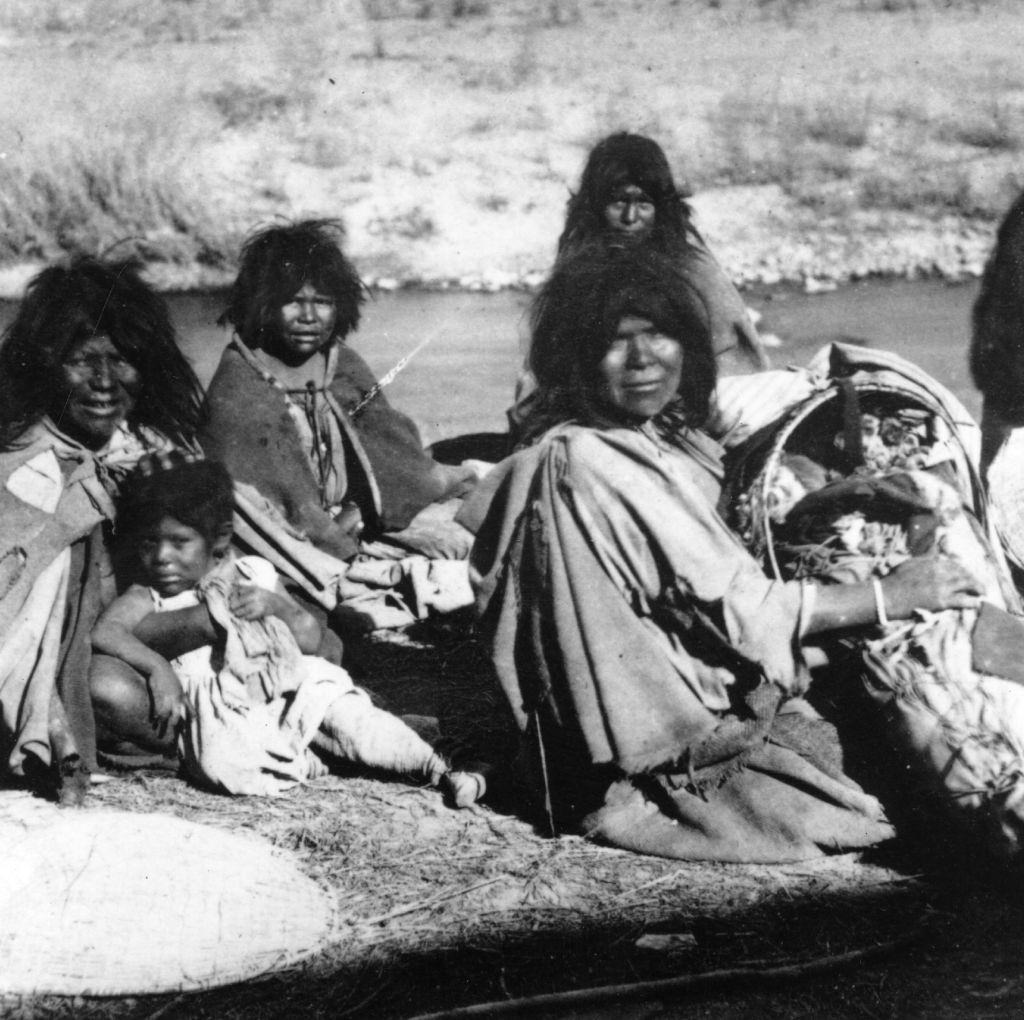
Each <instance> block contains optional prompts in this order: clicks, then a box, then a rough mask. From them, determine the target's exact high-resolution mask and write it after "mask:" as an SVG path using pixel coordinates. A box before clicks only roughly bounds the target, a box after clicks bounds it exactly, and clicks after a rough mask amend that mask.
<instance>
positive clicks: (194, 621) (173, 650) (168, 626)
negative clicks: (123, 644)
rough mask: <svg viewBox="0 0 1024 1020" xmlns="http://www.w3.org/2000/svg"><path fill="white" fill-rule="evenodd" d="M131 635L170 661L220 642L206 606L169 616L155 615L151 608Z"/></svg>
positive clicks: (181, 610) (176, 611)
mask: <svg viewBox="0 0 1024 1020" xmlns="http://www.w3.org/2000/svg"><path fill="white" fill-rule="evenodd" d="M132 633H133V634H134V635H135V636H136V637H137V638H138V639H139V640H140V641H141V642H142V643H143V644H144V645H147V646H148V647H149V648H151V649H153V650H155V651H157V652H159V653H160V654H161V655H163V656H164V657H165V658H167V659H176V658H177V657H178V656H179V655H184V654H185V653H186V652H191V651H193V650H195V649H196V648H203V647H204V646H205V645H212V644H214V643H215V642H216V641H217V639H218V632H217V628H216V625H215V624H214V622H213V618H212V617H211V616H210V611H209V610H208V609H207V608H206V605H205V604H203V603H200V604H199V605H198V606H191V607H190V608H188V609H173V610H170V611H169V612H166V613H155V612H153V607H152V606H150V611H149V613H148V614H147V615H146V616H145V617H143V618H142V619H141V620H139V621H138V622H137V623H135V624H134V625H133V627H132Z"/></svg>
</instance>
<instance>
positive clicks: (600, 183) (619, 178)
mask: <svg viewBox="0 0 1024 1020" xmlns="http://www.w3.org/2000/svg"><path fill="white" fill-rule="evenodd" d="M602 244H603V245H611V246H626V247H630V246H634V245H636V246H639V247H644V248H649V249H651V250H652V251H654V252H657V253H658V254H660V255H663V256H665V258H666V259H667V260H668V261H670V262H671V263H672V265H673V267H674V268H675V270H676V273H677V276H678V278H679V280H680V281H681V283H680V286H687V287H689V288H690V289H691V290H692V291H694V292H695V293H696V294H697V296H698V298H699V300H700V301H701V302H702V303H703V305H704V308H705V310H706V314H707V318H708V326H709V330H710V335H711V346H712V350H713V352H714V355H715V359H716V361H717V363H718V370H719V374H738V373H747V372H751V371H759V370H762V369H766V368H768V367H769V360H768V355H767V352H766V351H765V348H764V345H763V344H762V343H761V339H760V337H759V336H758V335H757V330H756V329H755V327H754V324H753V322H752V321H751V318H750V315H749V313H748V312H747V309H746V306H745V305H744V303H743V299H742V298H741V297H740V295H739V293H738V292H737V290H736V288H735V286H733V284H732V281H731V280H730V279H729V277H728V276H726V274H725V272H724V271H723V270H722V267H721V266H720V265H719V264H718V263H717V262H716V261H715V258H714V256H713V255H712V254H711V252H710V251H709V250H708V247H707V245H706V244H705V242H704V238H703V237H701V235H700V233H699V231H698V230H697V228H696V227H695V226H694V224H693V220H692V213H691V209H690V206H689V205H688V204H687V202H686V199H685V198H684V196H683V195H682V194H681V193H680V191H679V189H678V188H677V187H676V183H675V180H674V179H673V177H672V169H671V167H670V166H669V164H668V159H667V158H666V156H665V153H664V151H663V150H662V148H661V146H660V145H658V143H657V142H655V141H653V140H651V139H650V138H645V137H644V136H643V135H634V134H629V133H628V132H625V131H622V132H618V133H616V134H613V135H609V136H608V137H607V138H605V139H603V140H602V141H600V142H598V143H597V145H595V146H594V148H593V149H592V150H591V152H590V155H589V156H588V157H587V163H586V166H585V167H584V168H583V176H582V177H581V178H580V185H579V188H578V189H577V190H576V191H575V192H574V193H573V194H572V195H571V196H570V198H569V204H568V207H567V209H566V217H565V227H564V228H563V230H562V233H561V236H560V237H559V238H558V262H562V261H563V260H564V259H566V258H570V257H572V256H574V255H575V254H577V253H578V252H579V251H581V250H582V249H585V248H592V247H594V246H595V245H602ZM535 387H536V382H535V380H534V378H533V376H532V374H531V373H530V371H529V370H526V371H524V372H523V373H522V375H520V377H519V380H518V382H517V384H516V395H515V404H514V405H513V407H512V408H511V409H510V410H509V412H508V416H509V421H510V424H511V427H512V430H513V432H514V433H517V431H518V429H519V426H520V425H521V424H522V422H523V420H524V419H525V418H526V417H527V416H528V413H529V411H530V407H531V402H532V399H533V394H534V389H535Z"/></svg>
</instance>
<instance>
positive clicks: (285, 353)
mask: <svg viewBox="0 0 1024 1020" xmlns="http://www.w3.org/2000/svg"><path fill="white" fill-rule="evenodd" d="M337 318H338V310H337V307H336V306H335V301H334V298H332V297H330V296H329V295H327V294H322V293H320V291H318V290H317V289H316V287H314V286H313V284H311V283H304V284H303V285H302V287H300V288H299V290H297V291H296V292H295V294H294V295H293V296H292V298H291V300H290V301H287V302H286V303H285V304H283V305H281V307H280V309H278V314H277V333H276V336H275V338H274V347H273V349H271V350H270V351H269V352H268V353H270V354H273V355H274V356H275V357H277V358H280V360H281V361H283V362H284V363H285V364H287V365H301V364H302V363H303V362H305V361H308V360H309V359H310V358H311V357H312V356H313V355H314V354H316V353H318V352H319V351H322V350H323V349H324V348H325V347H326V346H327V345H328V344H329V343H330V342H331V338H332V337H333V336H334V324H335V322H336V321H337Z"/></svg>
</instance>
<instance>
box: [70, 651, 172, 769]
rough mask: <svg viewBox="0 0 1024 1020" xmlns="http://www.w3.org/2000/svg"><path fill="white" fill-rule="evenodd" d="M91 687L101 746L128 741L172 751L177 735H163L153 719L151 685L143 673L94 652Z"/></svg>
mask: <svg viewBox="0 0 1024 1020" xmlns="http://www.w3.org/2000/svg"><path fill="white" fill-rule="evenodd" d="M89 690H90V693H91V695H92V706H93V711H94V712H95V715H96V735H97V740H98V742H99V744H100V746H101V747H102V746H106V747H110V746H111V745H116V744H118V743H121V742H124V741H127V742H129V743H132V744H134V745H135V746H136V747H139V748H141V749H142V750H144V751H151V752H155V753H161V754H168V753H170V752H173V751H174V747H175V736H174V733H169V734H167V735H166V736H164V737H161V736H160V735H159V734H158V733H157V731H156V729H155V728H154V727H153V724H152V723H151V722H150V703H149V688H148V687H147V686H146V679H145V677H143V676H142V674H141V673H139V672H137V671H136V670H134V669H133V668H132V667H131V666H129V665H128V664H127V663H126V662H122V661H121V660H120V659H115V658H113V657H112V656H109V655H93V657H92V663H91V665H90V667H89Z"/></svg>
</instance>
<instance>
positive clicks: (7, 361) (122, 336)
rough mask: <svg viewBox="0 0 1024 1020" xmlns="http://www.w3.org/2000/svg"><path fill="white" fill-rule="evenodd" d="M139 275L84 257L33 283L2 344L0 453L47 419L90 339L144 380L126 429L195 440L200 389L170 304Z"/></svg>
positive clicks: (128, 267) (128, 265)
mask: <svg viewBox="0 0 1024 1020" xmlns="http://www.w3.org/2000/svg"><path fill="white" fill-rule="evenodd" d="M139 268H140V267H139V266H138V264H137V263H135V262H133V261H124V262H104V261H101V260H100V259H96V258H93V257H91V256H85V255H82V256H77V257H75V258H72V259H71V260H69V261H68V262H65V263H61V264H58V265H53V266H49V267H47V268H46V269H44V270H43V271H42V272H41V273H39V274H38V275H36V276H35V277H34V278H33V279H32V280H31V281H30V282H29V285H28V288H27V290H26V291H25V296H24V298H23V299H22V302H21V304H20V306H19V307H18V312H17V314H16V315H15V317H14V321H13V322H12V323H11V324H10V326H8V328H7V330H6V332H5V333H4V336H3V339H2V340H0V449H9V448H10V447H11V446H13V445H16V443H17V441H18V440H19V439H20V438H21V437H22V436H23V435H24V433H25V432H26V430H27V429H29V428H30V427H31V426H32V425H34V424H35V423H36V422H38V421H39V420H40V419H41V418H42V417H43V416H44V415H45V414H46V413H47V411H48V410H49V409H50V407H51V406H52V404H53V402H54V398H55V394H54V385H55V383H56V380H57V379H58V378H59V377H60V370H61V366H62V364H63V362H64V361H65V359H66V357H67V354H68V351H69V350H70V349H71V348H72V347H73V346H74V345H75V344H76V343H78V342H79V341H80V340H83V339H88V338H89V337H92V336H107V337H109V338H110V341H111V343H113V345H114V346H115V347H116V348H117V350H118V351H119V352H120V353H121V354H122V355H123V356H124V358H125V359H127V361H128V362H129V363H130V364H131V365H132V366H133V367H134V368H135V369H136V371H138V373H139V377H140V380H141V389H140V391H139V393H138V397H137V399H136V401H135V407H134V408H133V410H132V411H131V413H130V414H129V416H128V424H129V425H131V426H148V427H150V428H153V429H156V430H158V431H159V432H162V433H163V434H164V435H165V436H166V437H167V438H169V439H171V440H173V441H175V442H179V443H184V444H190V443H192V442H193V441H194V439H195V434H196V428H197V425H198V422H199V407H200V402H201V396H202V394H201V390H200V388H199V383H198V381H197V379H196V376H195V373H194V372H193V371H192V368H191V366H190V365H189V363H188V362H187V361H186V360H185V357H184V355H183V354H182V353H181V351H180V350H179V348H178V344H177V337H176V335H175V332H174V327H173V326H172V325H171V317H170V312H169V311H168V308H167V303H166V302H165V301H164V299H163V298H162V297H161V296H160V295H159V294H157V293H156V291H154V290H153V289H152V288H151V287H150V286H149V285H148V284H146V283H145V282H143V280H142V278H141V277H140V276H139Z"/></svg>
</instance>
